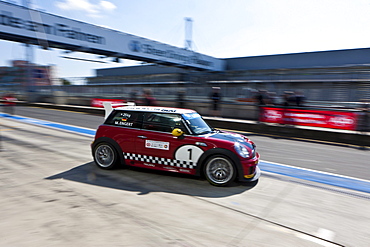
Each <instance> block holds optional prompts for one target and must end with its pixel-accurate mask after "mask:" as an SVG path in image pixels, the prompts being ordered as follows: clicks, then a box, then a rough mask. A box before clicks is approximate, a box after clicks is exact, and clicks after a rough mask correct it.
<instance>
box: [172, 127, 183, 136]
mask: <svg viewBox="0 0 370 247" xmlns="http://www.w3.org/2000/svg"><path fill="white" fill-rule="evenodd" d="M172 135H173V136H176V137H179V138H180V137H183V136H184V131H182V130H181V129H179V128H176V129H173V130H172Z"/></svg>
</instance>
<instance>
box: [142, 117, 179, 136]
mask: <svg viewBox="0 0 370 247" xmlns="http://www.w3.org/2000/svg"><path fill="white" fill-rule="evenodd" d="M175 128H180V129H182V130H183V131H185V127H184V124H183V122H182V119H181V115H178V114H169V113H145V114H144V120H143V129H147V130H155V131H162V132H169V133H171V132H172V130H173V129H175Z"/></svg>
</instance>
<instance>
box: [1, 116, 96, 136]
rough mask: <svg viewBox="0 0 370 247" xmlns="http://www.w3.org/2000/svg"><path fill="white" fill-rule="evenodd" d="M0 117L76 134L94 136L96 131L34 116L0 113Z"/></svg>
mask: <svg viewBox="0 0 370 247" xmlns="http://www.w3.org/2000/svg"><path fill="white" fill-rule="evenodd" d="M0 117H4V118H9V119H13V120H17V121H20V122H23V123H30V124H36V125H39V126H46V127H51V128H56V129H61V130H66V131H69V132H74V133H78V134H85V135H89V136H95V132H96V131H95V130H92V129H85V128H80V127H77V126H71V125H66V124H59V123H53V122H48V121H43V120H39V119H34V118H27V117H20V116H13V115H9V114H4V113H0Z"/></svg>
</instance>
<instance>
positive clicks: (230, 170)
mask: <svg viewBox="0 0 370 247" xmlns="http://www.w3.org/2000/svg"><path fill="white" fill-rule="evenodd" d="M204 175H205V177H206V179H207V180H208V182H209V183H210V184H212V185H215V186H227V185H229V184H230V183H232V182H233V181H234V180H235V178H236V170H235V166H234V164H233V162H232V161H231V160H230V159H229V158H227V157H226V156H222V155H216V156H212V157H211V158H209V159H208V160H207V162H206V164H205V165H204Z"/></svg>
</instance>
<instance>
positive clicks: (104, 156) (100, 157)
mask: <svg viewBox="0 0 370 247" xmlns="http://www.w3.org/2000/svg"><path fill="white" fill-rule="evenodd" d="M94 161H95V164H96V165H97V166H98V167H100V168H102V169H107V170H110V169H113V168H115V167H116V166H117V165H118V163H119V158H118V155H117V150H116V149H115V148H114V147H113V146H112V145H111V144H109V143H107V142H101V143H98V144H97V145H96V146H95V147H94Z"/></svg>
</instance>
